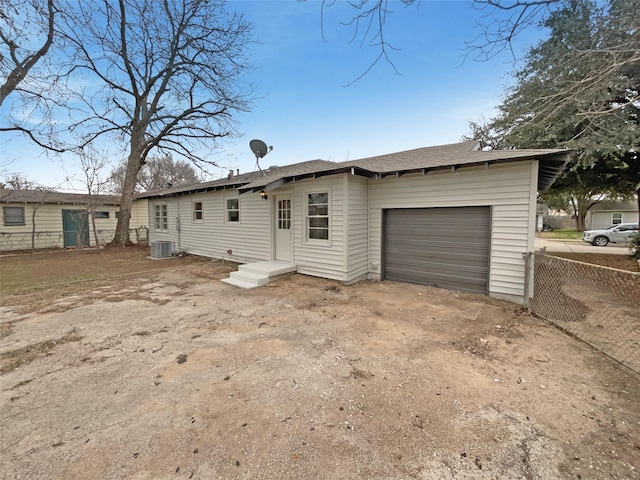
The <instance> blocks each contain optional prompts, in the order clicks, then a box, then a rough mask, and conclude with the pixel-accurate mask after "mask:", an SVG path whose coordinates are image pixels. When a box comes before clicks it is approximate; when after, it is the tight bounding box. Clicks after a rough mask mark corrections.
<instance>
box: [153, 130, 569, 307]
mask: <svg viewBox="0 0 640 480" xmlns="http://www.w3.org/2000/svg"><path fill="white" fill-rule="evenodd" d="M567 159H568V152H567V151H566V150H508V151H506V150H505V151H497V150H494V151H481V150H479V148H478V146H477V144H476V142H464V143H459V144H452V145H444V146H437V147H427V148H420V149H416V150H410V151H406V152H400V153H394V154H389V155H381V156H377V157H372V158H365V159H362V160H354V161H348V162H341V163H336V162H329V161H325V160H312V161H308V162H303V163H298V164H294V165H288V166H283V167H273V168H270V169H268V170H266V171H265V172H253V173H250V174H243V175H235V176H234V175H232V174H231V175H229V177H228V178H226V179H221V180H217V181H213V182H206V183H201V184H196V185H192V186H189V187H176V188H170V189H167V190H162V191H158V192H150V193H145V194H142V195H141V198H146V199H148V201H149V225H150V231H149V239H150V241H151V242H152V243H153V242H157V241H167V242H174V243H175V246H176V248H177V249H180V250H186V251H187V252H189V253H192V254H196V255H203V256H207V257H212V258H219V259H228V260H233V261H236V262H240V263H247V262H256V261H268V260H276V261H281V262H288V263H291V264H294V265H295V266H297V271H298V272H299V273H301V274H306V275H315V276H319V277H324V278H330V279H335V280H339V281H342V282H347V283H348V282H356V281H359V280H362V279H387V280H396V281H401V282H410V283H419V284H425V285H435V286H440V287H445V288H453V289H457V290H462V291H468V292H479V293H484V294H488V295H490V296H492V297H496V298H503V299H508V300H511V301H515V302H518V303H523V301H524V288H525V261H524V259H523V254H524V253H526V252H531V251H533V250H534V237H535V213H536V192H537V191H538V190H544V189H546V188H547V187H549V186H550V185H551V183H553V181H554V180H555V178H556V177H557V175H559V174H560V172H561V171H562V169H563V168H564V166H565V164H566V162H567Z"/></svg>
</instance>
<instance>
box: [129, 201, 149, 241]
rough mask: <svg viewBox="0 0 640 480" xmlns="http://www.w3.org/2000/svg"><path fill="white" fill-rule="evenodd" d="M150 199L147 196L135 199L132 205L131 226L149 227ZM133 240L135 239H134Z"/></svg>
mask: <svg viewBox="0 0 640 480" xmlns="http://www.w3.org/2000/svg"><path fill="white" fill-rule="evenodd" d="M148 204H149V201H148V200H147V199H146V198H141V199H140V200H134V201H133V205H132V206H131V219H130V220H129V228H131V229H133V228H140V227H146V228H149V212H148V208H149V206H148ZM132 240H133V239H132Z"/></svg>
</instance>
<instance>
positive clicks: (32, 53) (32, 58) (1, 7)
mask: <svg viewBox="0 0 640 480" xmlns="http://www.w3.org/2000/svg"><path fill="white" fill-rule="evenodd" d="M9 9H12V10H13V11H14V12H15V15H16V16H17V14H18V10H20V13H21V14H22V15H25V16H27V17H28V16H29V15H30V14H32V15H33V17H34V18H33V19H32V20H33V22H32V23H35V24H36V25H38V26H42V27H41V28H42V30H43V31H44V32H45V34H46V37H45V39H44V42H43V44H42V45H41V46H40V48H37V49H35V50H31V49H29V47H28V45H29V41H28V37H25V35H26V34H27V32H26V31H25V29H26V28H27V27H26V25H20V26H18V25H16V23H15V22H13V21H12V19H11V17H9V16H7V15H6V13H5V14H2V15H1V16H0V19H1V20H2V23H0V25H2V27H1V28H0V40H2V43H3V44H4V47H5V48H7V49H8V52H9V55H8V57H9V58H10V59H11V62H12V67H13V68H11V67H8V65H3V67H2V70H3V73H4V71H5V69H8V68H10V71H9V72H8V74H7V75H6V78H5V80H4V83H3V84H2V85H0V105H2V103H3V102H4V100H5V99H6V98H7V97H8V96H9V95H10V94H11V93H13V92H14V91H15V89H16V88H17V87H18V85H19V84H20V83H21V82H22V81H23V80H24V79H25V77H26V76H27V74H28V73H29V71H30V70H31V69H32V68H33V67H34V66H35V65H36V64H37V63H38V62H39V61H40V60H41V59H42V57H44V56H45V55H46V54H47V52H48V51H49V48H50V47H51V45H52V44H53V37H54V32H55V28H54V26H55V15H56V9H55V7H54V5H53V0H47V4H46V8H45V9H42V2H41V1H38V0H33V1H30V2H22V3H16V2H15V1H13V2H8V1H6V0H2V2H0V11H1V12H7V11H8V10H9ZM26 23H29V19H28V18H27V21H26V22H25V24H26ZM17 42H21V43H20V44H19V43H17ZM0 59H1V60H2V64H5V62H8V58H7V55H1V56H0Z"/></svg>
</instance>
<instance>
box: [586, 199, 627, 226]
mask: <svg viewBox="0 0 640 480" xmlns="http://www.w3.org/2000/svg"><path fill="white" fill-rule="evenodd" d="M619 223H638V203H637V202H625V201H620V200H605V201H604V202H600V203H596V204H595V205H594V206H593V207H591V208H590V209H589V211H588V212H587V216H586V218H585V227H586V228H587V230H601V229H603V228H607V227H610V226H611V225H618V224H619Z"/></svg>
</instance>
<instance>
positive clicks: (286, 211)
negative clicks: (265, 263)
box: [275, 195, 293, 262]
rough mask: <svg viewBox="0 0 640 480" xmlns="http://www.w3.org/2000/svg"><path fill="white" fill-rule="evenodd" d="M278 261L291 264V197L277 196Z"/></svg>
mask: <svg viewBox="0 0 640 480" xmlns="http://www.w3.org/2000/svg"><path fill="white" fill-rule="evenodd" d="M275 220H276V260H281V261H283V262H291V261H292V260H293V254H292V250H293V249H292V242H293V240H292V238H291V236H292V233H291V232H292V230H291V196H290V195H276V219H275Z"/></svg>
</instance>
